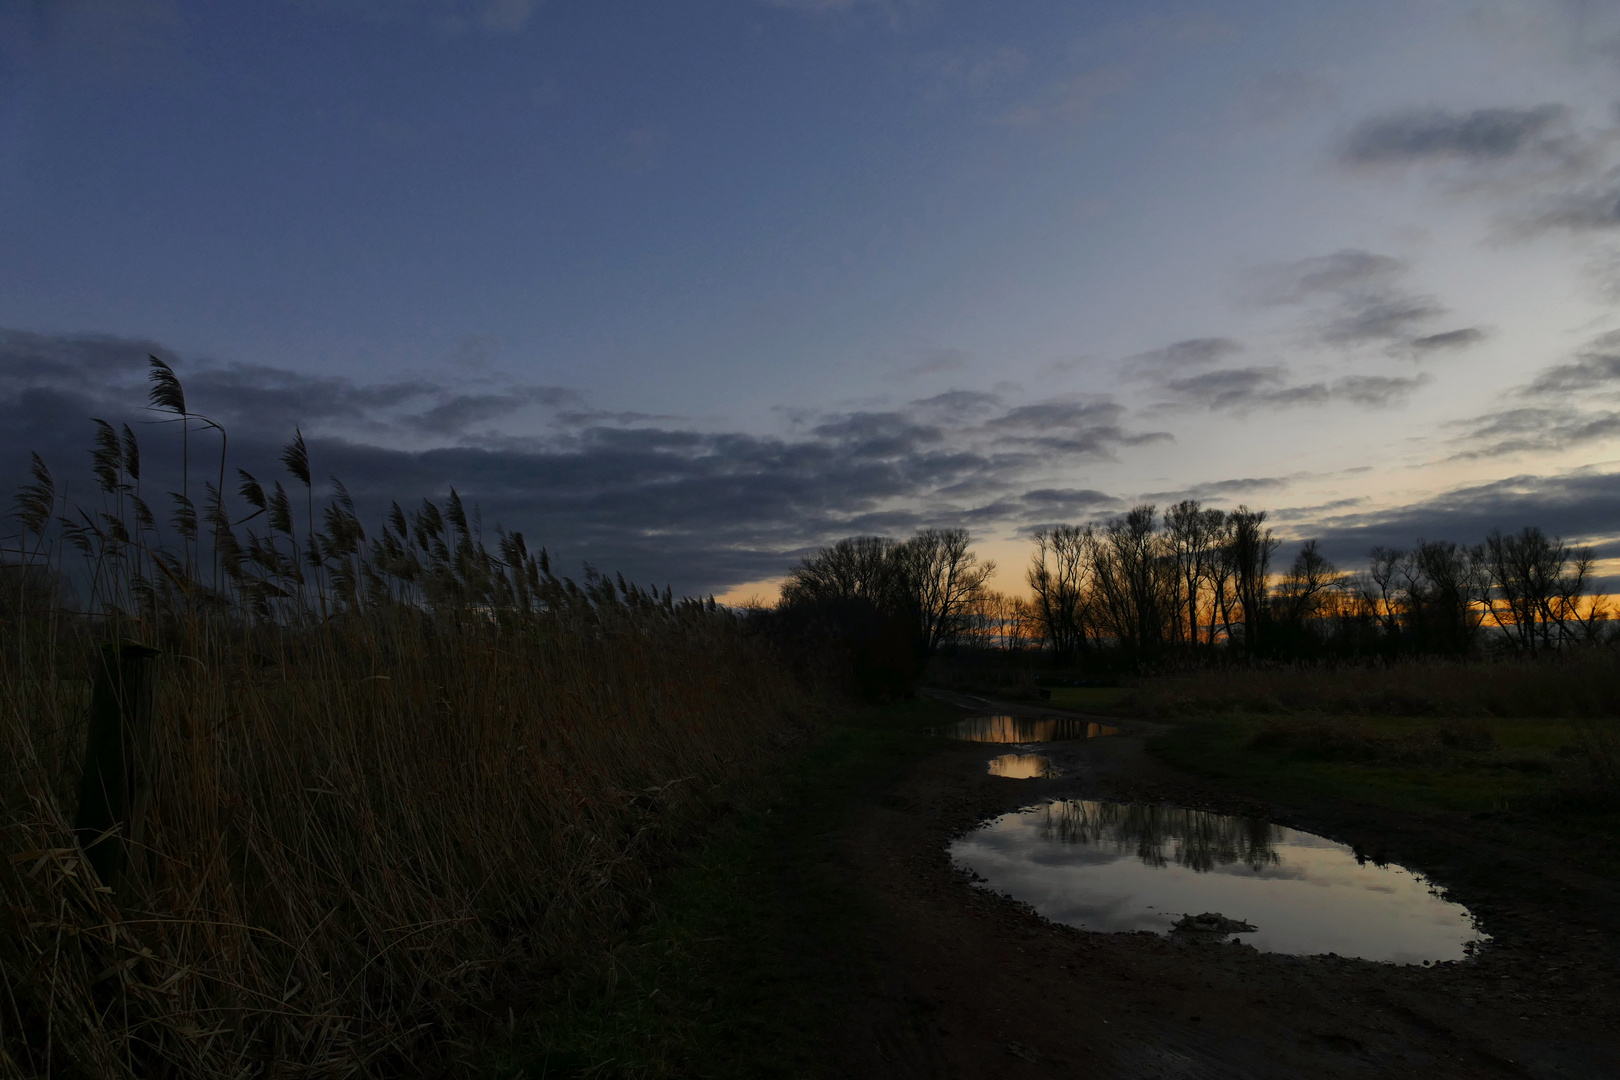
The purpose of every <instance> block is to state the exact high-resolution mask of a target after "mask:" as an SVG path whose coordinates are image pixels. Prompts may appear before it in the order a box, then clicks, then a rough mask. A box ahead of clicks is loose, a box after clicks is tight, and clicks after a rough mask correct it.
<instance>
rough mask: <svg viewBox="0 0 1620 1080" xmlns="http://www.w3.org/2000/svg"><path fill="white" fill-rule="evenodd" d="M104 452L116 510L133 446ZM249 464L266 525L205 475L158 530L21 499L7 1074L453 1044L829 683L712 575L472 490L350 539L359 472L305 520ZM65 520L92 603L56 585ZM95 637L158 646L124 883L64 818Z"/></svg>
mask: <svg viewBox="0 0 1620 1080" xmlns="http://www.w3.org/2000/svg"><path fill="white" fill-rule="evenodd" d="M183 408H184V405H183V401H182V402H181V403H180V409H181V410H183ZM171 411H172V410H171ZM182 415H184V416H186V417H188V418H189V417H190V414H184V413H183V412H182ZM126 434H127V429H126ZM130 441H131V443H132V442H133V437H132V436H131V438H130ZM114 445H118V446H119V451H120V454H121V455H122V453H123V448H122V446H121V444H118V443H115V444H114ZM294 448H296V449H297V451H298V452H299V453H304V452H305V451H304V450H303V446H302V440H301V439H300V440H298V441H297V442H296V443H295V444H294V447H290V448H289V456H290V457H292V458H293V461H292V462H290V463H289V464H290V466H292V467H293V471H294V475H295V477H298V478H299V479H300V480H307V479H308V466H307V461H302V462H301V461H299V459H298V456H297V454H294V453H293V452H292V451H293V450H294ZM101 464H106V465H108V467H109V469H110V470H115V471H112V472H110V473H109V475H107V476H106V477H104V480H105V483H104V484H103V495H104V496H106V497H107V499H108V500H109V501H113V502H117V503H120V504H122V505H123V506H124V507H125V508H126V509H127V508H129V507H131V506H132V505H133V504H132V501H131V500H132V499H133V498H134V497H135V496H134V491H135V482H136V481H138V468H139V466H138V465H137V467H136V468H137V476H136V480H131V478H130V477H129V475H128V474H129V470H128V469H127V468H126V465H127V461H126V460H123V459H122V458H121V459H120V460H117V461H112V460H110V458H107V457H106V456H105V455H104V457H103V458H102V459H98V465H101ZM300 465H301V466H302V476H299V472H300V470H299V468H298V467H297V466H300ZM41 469H43V466H41ZM221 473H223V466H221ZM249 481H251V478H247V479H246V480H244V488H247V490H246V491H245V492H244V497H245V498H247V500H248V502H249V503H250V504H251V503H253V501H254V498H255V497H257V498H258V500H259V501H260V502H263V503H265V504H266V505H267V506H268V507H269V508H270V510H271V513H270V514H269V515H268V516H269V517H270V518H271V521H270V524H271V526H272V531H271V535H270V536H268V537H266V536H258V535H252V534H248V535H245V536H244V535H242V534H241V533H240V532H239V531H238V530H237V529H236V527H235V526H232V525H231V524H230V516H229V515H228V514H227V513H225V512H224V508H223V504H224V500H223V499H222V498H220V497H219V495H218V486H217V485H210V494H209V498H210V500H211V505H210V509H209V512H207V513H205V514H204V515H203V517H202V519H201V520H202V525H201V526H200V527H198V526H197V520H198V519H196V518H192V519H190V525H191V526H192V527H191V528H190V529H189V530H188V528H187V525H188V522H187V519H186V517H185V515H184V513H183V512H182V513H177V515H176V519H175V520H176V523H177V524H176V526H175V531H176V532H177V533H178V537H179V539H178V541H173V542H171V543H169V544H167V545H165V544H164V543H163V542H162V540H163V537H162V536H161V535H160V531H159V530H158V529H157V528H156V525H155V522H154V521H153V518H154V515H152V514H151V513H150V512H149V511H148V512H146V513H145V514H142V513H141V511H139V510H133V511H130V512H129V513H128V515H127V518H126V519H118V518H114V517H111V516H110V515H107V517H106V518H105V519H104V518H98V517H96V516H94V515H93V514H84V515H82V516H81V517H79V518H75V517H74V516H73V515H72V513H71V512H70V508H67V507H65V506H63V505H62V504H60V503H59V501H58V500H57V497H56V496H55V494H54V492H52V491H50V490H49V488H50V478H49V476H48V474H46V475H39V474H36V483H35V485H34V488H35V489H42V490H44V491H45V496H48V497H49V505H50V508H51V513H52V514H53V515H55V516H56V518H57V520H58V523H60V521H61V519H64V518H65V519H66V522H67V523H68V526H71V525H73V524H74V523H75V522H78V523H80V524H81V526H82V523H85V522H88V524H89V529H87V530H86V529H84V528H82V527H81V530H80V532H79V533H78V534H77V536H76V537H75V536H73V535H64V533H67V532H70V531H71V530H69V529H68V528H67V527H66V526H61V527H59V528H56V531H55V532H53V531H52V530H53V528H54V527H53V526H52V524H51V521H50V520H49V519H48V518H47V517H46V516H44V515H41V514H39V513H37V512H36V511H37V510H38V509H39V508H40V506H41V505H44V503H43V502H42V499H43V498H44V496H41V494H40V490H34V491H33V492H32V495H33V496H34V497H33V499H32V501H30V492H25V494H24V498H23V499H22V500H21V505H20V511H21V514H22V515H23V517H24V525H25V527H26V531H25V534H24V537H23V541H22V543H21V545H20V548H19V550H20V551H21V552H22V553H23V555H22V559H23V561H25V562H27V563H28V565H29V566H30V568H31V569H30V570H28V571H19V572H14V573H12V574H11V576H10V577H9V578H7V579H6V582H7V584H8V585H9V584H15V585H16V586H17V588H16V589H15V590H12V591H11V596H10V599H9V600H8V601H6V603H5V604H4V605H3V606H0V614H3V616H4V618H3V619H0V846H3V849H4V853H5V856H6V858H4V859H3V860H0V922H3V926H0V1073H3V1074H4V1075H7V1076H19V1077H22V1076H28V1077H35V1076H37V1077H45V1076H86V1077H96V1078H113V1077H134V1076H158V1075H168V1076H205V1075H206V1076H244V1075H249V1074H252V1075H278V1076H279V1075H289V1076H290V1075H300V1076H319V1077H339V1076H344V1077H347V1076H368V1075H380V1074H384V1073H387V1074H393V1073H399V1072H413V1071H422V1070H427V1071H437V1070H438V1069H440V1068H442V1067H444V1066H445V1065H446V1064H447V1063H450V1062H453V1061H454V1060H456V1059H457V1058H458V1056H463V1055H466V1054H469V1053H472V1052H474V1051H475V1050H476V1045H475V1044H476V1042H477V1039H478V1037H479V1036H478V1033H479V1031H480V1030H481V1028H480V1024H481V1022H482V1021H481V1017H483V1016H485V1015H486V1014H487V1013H488V1011H489V1010H490V1009H491V1008H492V1004H491V1003H493V1002H496V1001H502V1002H507V1003H510V1002H512V1001H514V1000H521V998H522V995H524V994H525V993H528V992H531V991H532V990H533V989H534V987H535V986H536V985H537V984H538V983H541V982H543V981H544V980H545V979H546V978H547V977H548V976H550V975H553V974H555V973H557V972H559V971H563V970H566V969H567V968H568V967H569V965H570V964H571V963H573V962H574V961H575V960H577V959H578V958H580V957H582V956H585V955H588V954H591V953H592V952H594V951H597V950H599V949H601V948H603V947H604V944H605V943H607V942H609V941H611V940H612V939H613V937H614V935H615V934H616V933H618V932H619V931H620V930H622V928H623V926H624V925H625V924H626V922H627V921H628V920H630V919H632V918H634V917H635V915H636V913H637V911H638V909H639V908H640V907H641V906H642V905H643V904H644V903H645V900H646V896H647V887H648V884H649V880H650V875H651V874H652V873H653V872H654V871H655V870H656V868H657V867H658V866H659V865H660V863H662V862H664V861H666V860H667V859H668V858H670V856H671V855H672V853H673V852H674V851H675V850H676V849H677V848H678V846H679V844H680V841H681V838H682V837H683V836H684V835H688V834H690V833H691V831H692V830H693V828H694V827H695V826H697V825H699V824H700V823H701V822H702V820H703V819H704V818H705V816H706V815H709V814H712V813H713V812H714V808H715V806H716V805H717V803H718V802H720V801H721V800H723V799H725V798H728V797H731V796H732V795H733V794H734V793H735V792H736V790H737V789H738V787H739V785H743V784H746V783H747V782H748V778H749V777H750V775H751V774H753V773H755V772H757V771H758V770H759V769H760V768H761V767H762V766H763V765H765V764H766V763H767V762H768V761H769V760H770V759H771V758H772V757H773V756H774V755H777V754H779V753H780V752H781V750H782V749H783V748H784V747H785V746H787V745H790V744H791V743H793V742H794V741H796V740H797V739H798V737H799V736H800V735H801V734H802V733H803V732H804V730H805V728H806V726H807V723H808V718H809V716H810V715H811V710H812V708H813V703H812V702H809V701H807V700H806V699H804V698H803V697H802V695H801V694H800V692H799V691H798V690H797V689H796V688H795V685H794V683H793V681H792V679H791V678H789V677H787V676H786V675H785V673H784V672H783V669H782V668H781V667H780V666H779V665H778V664H777V663H776V662H775V660H774V659H773V658H772V657H771V656H770V655H769V654H768V653H767V652H766V651H765V650H764V649H763V648H762V647H761V646H760V645H759V644H758V643H757V642H756V641H754V640H752V639H751V638H749V636H748V635H746V634H745V633H744V632H743V629H742V627H741V626H739V624H738V623H737V621H736V620H735V619H734V618H733V617H732V616H731V615H730V614H728V613H727V612H725V611H724V610H721V609H718V608H716V607H715V606H714V605H713V603H712V602H710V603H698V602H677V601H675V600H673V599H672V598H671V597H670V596H669V595H668V593H667V592H666V593H665V594H664V595H663V596H661V597H660V596H658V595H657V594H656V593H652V592H648V591H644V590H640V589H636V588H635V587H633V586H629V585H626V584H625V583H624V582H623V581H622V579H620V580H619V581H618V582H617V584H615V583H613V582H611V581H606V580H592V581H589V582H587V583H586V585H585V586H583V587H582V586H578V585H575V584H574V583H572V582H570V581H567V580H566V579H561V578H558V577H556V576H554V575H553V574H552V573H551V570H550V567H549V565H547V564H546V561H545V558H544V554H543V553H542V554H541V555H540V556H538V557H536V556H532V555H530V554H529V553H528V552H527V550H526V549H525V548H524V547H523V545H522V541H521V538H518V539H517V540H516V542H515V543H514V542H512V539H511V538H506V537H503V544H502V547H501V553H500V554H499V555H494V554H492V553H490V552H488V551H487V550H485V548H484V546H483V544H482V541H481V540H480V539H479V538H478V537H477V534H476V529H475V528H472V527H470V526H469V522H468V516H467V514H466V512H465V511H464V510H463V508H462V507H461V505H460V502H459V500H456V501H455V504H454V506H453V508H451V509H450V510H449V511H448V512H441V510H440V509H439V508H438V507H436V506H434V505H433V504H425V505H424V508H423V510H422V511H419V512H418V513H417V514H414V515H405V514H403V513H400V512H399V511H398V510H397V508H396V510H395V512H394V521H393V522H392V527H385V528H384V529H383V530H382V531H381V532H380V533H379V534H378V535H377V536H376V537H374V538H373V539H371V540H367V539H366V537H365V533H364V530H362V529H361V528H360V526H359V523H358V520H357V518H356V517H355V516H354V512H353V506H352V504H350V503H347V500H346V498H345V497H344V496H342V495H341V492H340V495H339V497H338V498H337V499H335V500H334V501H333V502H332V503H331V504H330V505H329V506H328V507H326V508H325V515H324V526H323V527H322V528H320V529H317V528H316V527H315V524H316V518H317V508H316V507H315V506H314V503H313V497H312V496H311V497H310V499H309V505H308V509H307V510H306V518H307V519H308V520H306V521H305V522H304V524H305V525H306V526H307V528H305V529H294V528H292V527H291V522H290V510H289V507H288V505H287V503H288V501H287V500H285V499H284V498H283V499H281V500H279V502H280V511H279V513H280V515H281V517H282V520H281V521H279V522H278V521H276V520H275V518H276V517H277V516H278V512H277V509H276V508H277V506H278V499H277V496H276V495H274V494H272V495H269V496H266V495H265V494H264V492H263V491H262V489H258V486H257V483H256V482H253V486H252V487H251V488H248V486H247V485H248V482H249ZM181 510H182V511H183V510H184V507H183V505H182V506H181ZM104 513H105V512H104ZM449 518H453V519H455V520H454V521H452V522H451V523H449V524H447V523H446V519H449ZM126 521H127V524H126ZM210 525H211V528H210ZM281 526H288V527H286V528H282V527H281ZM278 532H279V540H278V539H277V535H276V534H277V533H278ZM73 550H76V551H77V552H78V554H79V555H80V556H82V558H83V559H84V569H81V570H79V571H76V572H75V573H76V574H77V579H78V581H79V583H80V586H81V588H83V589H85V590H87V591H89V593H90V595H91V597H92V600H91V604H90V605H89V608H88V609H87V610H77V611H75V610H62V609H61V607H60V605H59V604H58V603H57V601H56V600H55V599H52V597H54V596H55V595H56V592H57V589H56V584H55V583H56V582H58V581H59V580H60V579H61V577H62V576H63V575H67V574H69V569H68V564H67V563H66V562H64V560H63V554H64V552H67V551H73ZM42 581H43V582H45V583H46V584H45V585H44V586H41V585H40V583H41V582H42ZM110 639H119V640H139V641H142V642H145V643H146V644H149V645H152V646H155V647H157V648H158V649H159V650H160V651H161V655H160V657H159V659H158V660H157V661H156V665H157V694H156V704H155V711H154V725H155V731H154V740H155V748H156V753H155V757H154V760H155V761H156V762H157V765H156V768H155V770H154V771H153V773H152V775H151V776H150V777H149V779H148V790H149V798H148V800H147V801H146V805H145V808H144V813H142V814H141V815H139V817H140V820H139V821H136V822H132V823H131V830H130V831H131V833H132V834H133V838H134V839H135V840H136V842H133V843H131V844H130V852H131V857H130V861H129V866H128V869H127V871H126V872H125V874H124V875H123V877H122V879H121V880H119V881H118V882H116V887H114V886H113V885H105V884H103V883H101V882H99V881H98V880H97V879H96V878H95V876H94V874H93V873H92V872H91V871H90V870H89V868H88V866H87V864H86V863H85V862H84V859H83V856H82V853H81V851H80V849H79V847H78V844H77V842H76V837H75V834H74V831H73V822H74V812H75V805H74V802H75V798H76V791H77V782H78V770H79V767H80V759H81V756H82V754H83V749H84V737H85V735H84V732H85V717H86V710H87V708H88V704H89V686H90V675H91V664H92V662H93V659H92V658H93V657H94V656H95V647H96V645H97V644H98V643H99V642H103V641H106V640H110ZM502 1015H503V1016H504V1010H503V1011H502Z"/></svg>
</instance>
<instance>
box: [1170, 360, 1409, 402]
mask: <svg viewBox="0 0 1620 1080" xmlns="http://www.w3.org/2000/svg"><path fill="white" fill-rule="evenodd" d="M1427 381H1428V378H1427V376H1422V375H1420V376H1416V377H1412V378H1406V377H1393V376H1385V375H1347V376H1345V377H1344V378H1341V379H1338V380H1336V381H1334V382H1331V383H1328V382H1313V383H1298V384H1293V385H1290V384H1289V383H1288V382H1287V381H1286V373H1285V372H1284V370H1283V369H1282V368H1280V367H1243V368H1228V369H1225V370H1221V371H1209V372H1205V373H1204V374H1201V375H1191V376H1188V377H1186V378H1181V379H1171V380H1169V381H1167V382H1165V383H1164V384H1163V385H1162V386H1160V387H1159V389H1160V390H1161V391H1162V392H1163V393H1164V394H1166V395H1167V399H1168V400H1167V403H1170V404H1180V405H1191V406H1202V407H1204V408H1207V409H1211V410H1223V409H1225V410H1232V411H1238V412H1241V411H1247V410H1251V409H1257V408H1287V407H1290V406H1296V405H1326V404H1328V403H1330V402H1334V401H1347V402H1350V403H1352V404H1355V405H1363V406H1367V407H1369V408H1387V407H1389V406H1391V405H1395V404H1398V403H1400V402H1401V401H1404V400H1405V399H1406V398H1407V397H1408V396H1410V395H1411V393H1412V392H1413V391H1414V390H1416V389H1418V388H1419V387H1420V386H1423V385H1424V384H1425V383H1426V382H1427Z"/></svg>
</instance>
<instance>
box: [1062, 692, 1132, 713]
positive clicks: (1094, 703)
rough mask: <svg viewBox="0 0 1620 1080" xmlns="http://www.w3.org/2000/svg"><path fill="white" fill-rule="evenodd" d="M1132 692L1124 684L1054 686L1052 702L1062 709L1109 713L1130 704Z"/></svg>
mask: <svg viewBox="0 0 1620 1080" xmlns="http://www.w3.org/2000/svg"><path fill="white" fill-rule="evenodd" d="M1131 693H1132V691H1131V690H1130V689H1129V688H1127V687H1123V686H1054V687H1053V688H1052V697H1051V698H1050V702H1051V704H1053V705H1056V706H1057V707H1058V708H1060V709H1074V710H1075V711H1076V712H1100V713H1107V712H1112V711H1114V710H1117V709H1120V708H1121V707H1122V706H1125V705H1128V704H1129V702H1130V700H1131Z"/></svg>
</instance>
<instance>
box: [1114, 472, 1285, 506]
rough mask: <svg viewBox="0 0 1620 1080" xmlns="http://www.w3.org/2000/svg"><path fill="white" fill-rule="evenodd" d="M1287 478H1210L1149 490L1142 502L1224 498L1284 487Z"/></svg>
mask: <svg viewBox="0 0 1620 1080" xmlns="http://www.w3.org/2000/svg"><path fill="white" fill-rule="evenodd" d="M1287 484H1288V480H1287V479H1285V478H1283V477H1280V476H1245V477H1236V478H1234V479H1231V480H1212V481H1210V482H1208V483H1205V484H1194V485H1193V486H1192V487H1185V488H1179V489H1177V490H1175V491H1150V492H1147V493H1146V494H1145V495H1143V496H1142V501H1143V502H1151V503H1175V502H1180V501H1181V500H1183V499H1199V500H1203V499H1224V498H1226V497H1228V496H1232V495H1238V496H1241V495H1247V494H1251V493H1254V492H1261V491H1271V490H1274V489H1276V488H1280V487H1285V486H1286V485H1287Z"/></svg>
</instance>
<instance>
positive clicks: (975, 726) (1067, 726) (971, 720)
mask: <svg viewBox="0 0 1620 1080" xmlns="http://www.w3.org/2000/svg"><path fill="white" fill-rule="evenodd" d="M936 731H937V732H938V733H939V734H941V735H944V736H945V737H946V738H949V739H966V740H967V741H968V742H982V743H1042V742H1067V741H1069V740H1071V739H1095V738H1097V737H1098V736H1100V735H1118V734H1119V728H1117V727H1111V726H1109V725H1108V724H1096V723H1091V722H1088V721H1085V720H1075V719H1072V718H1070V717H1067V716H970V717H968V718H967V719H966V720H962V721H959V722H957V723H955V724H951V725H949V726H947V727H942V728H937V729H936Z"/></svg>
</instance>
